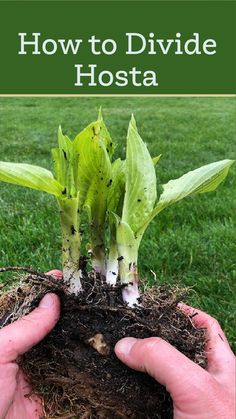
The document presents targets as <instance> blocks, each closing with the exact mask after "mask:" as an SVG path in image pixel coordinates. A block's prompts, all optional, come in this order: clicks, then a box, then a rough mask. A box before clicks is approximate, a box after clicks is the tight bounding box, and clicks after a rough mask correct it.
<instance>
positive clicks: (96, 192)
mask: <svg viewBox="0 0 236 419" xmlns="http://www.w3.org/2000/svg"><path fill="white" fill-rule="evenodd" d="M74 147H75V149H76V151H77V153H79V165H78V190H79V193H80V201H81V205H85V206H87V207H89V208H90V211H92V212H93V210H94V211H96V212H97V214H98V212H100V211H101V212H102V213H104V208H105V207H106V198H107V194H108V190H109V187H111V184H112V178H111V162H110V159H109V155H108V153H107V151H106V144H105V143H104V140H103V137H102V136H101V124H100V122H99V121H96V122H94V123H92V124H90V125H89V126H88V127H87V128H85V130H83V131H82V132H81V133H80V134H79V135H77V137H76V138H75V143H74Z"/></svg>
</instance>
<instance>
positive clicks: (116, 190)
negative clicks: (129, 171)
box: [107, 159, 125, 215]
mask: <svg viewBox="0 0 236 419" xmlns="http://www.w3.org/2000/svg"><path fill="white" fill-rule="evenodd" d="M111 171H112V174H111V177H112V185H111V188H110V189H109V192H108V197H107V208H108V210H109V211H114V212H115V213H117V214H118V215H121V209H120V207H121V206H122V203H123V199H124V191H125V161H124V160H121V159H117V160H115V161H114V162H113V163H112V166H111Z"/></svg>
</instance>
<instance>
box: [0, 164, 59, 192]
mask: <svg viewBox="0 0 236 419" xmlns="http://www.w3.org/2000/svg"><path fill="white" fill-rule="evenodd" d="M0 181H3V182H8V183H13V184H14V185H19V186H26V187H28V188H31V189H37V190H39V191H43V192H48V193H50V194H52V195H55V196H57V197H59V196H61V193H62V190H63V188H62V185H60V183H59V182H57V181H56V180H55V179H54V177H53V174H52V173H51V172H50V171H49V170H47V169H44V168H43V167H39V166H33V165H31V164H23V163H8V162H0Z"/></svg>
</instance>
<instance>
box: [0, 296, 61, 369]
mask: <svg viewBox="0 0 236 419" xmlns="http://www.w3.org/2000/svg"><path fill="white" fill-rule="evenodd" d="M59 316H60V300H59V298H58V296H57V295H55V294H50V293H49V294H46V295H45V296H44V298H43V299H42V300H41V302H40V304H39V306H38V307H37V308H35V309H34V310H33V311H32V313H30V314H28V315H27V316H24V317H22V318H21V319H20V320H17V321H15V322H14V323H12V324H10V325H8V326H6V327H4V328H3V329H2V330H0V341H1V347H0V362H1V363H4V362H12V361H14V360H15V359H16V358H17V357H18V356H19V355H22V354H23V353H25V352H27V351H28V350H29V349H30V348H31V347H32V346H34V345H36V344H37V343H39V342H40V341H41V340H42V339H43V338H44V337H45V336H46V335H47V334H48V333H49V332H50V331H51V330H52V329H53V327H54V326H55V324H56V323H57V321H58V319H59Z"/></svg>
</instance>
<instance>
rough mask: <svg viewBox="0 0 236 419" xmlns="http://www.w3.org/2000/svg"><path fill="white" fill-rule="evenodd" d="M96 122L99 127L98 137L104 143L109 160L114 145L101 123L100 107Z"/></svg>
mask: <svg viewBox="0 0 236 419" xmlns="http://www.w3.org/2000/svg"><path fill="white" fill-rule="evenodd" d="M98 122H99V123H100V127H101V131H100V136H101V138H102V139H103V141H104V144H105V147H106V150H107V153H108V155H109V157H110V158H111V157H112V156H113V154H114V151H115V144H114V143H113V141H112V139H111V136H110V134H109V131H108V129H107V127H106V125H105V123H104V121H103V116H102V108H101V107H100V109H99V112H98Z"/></svg>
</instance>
